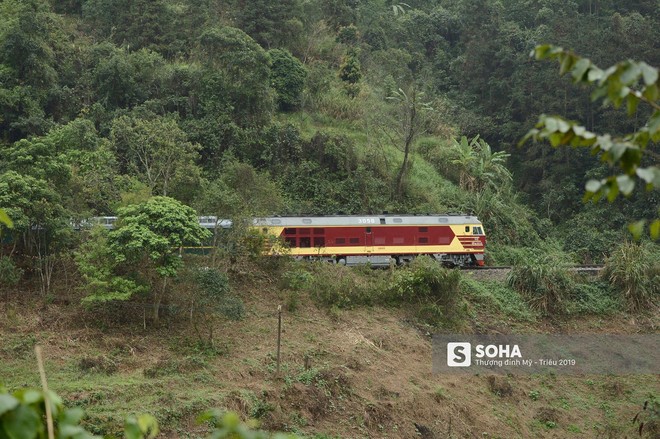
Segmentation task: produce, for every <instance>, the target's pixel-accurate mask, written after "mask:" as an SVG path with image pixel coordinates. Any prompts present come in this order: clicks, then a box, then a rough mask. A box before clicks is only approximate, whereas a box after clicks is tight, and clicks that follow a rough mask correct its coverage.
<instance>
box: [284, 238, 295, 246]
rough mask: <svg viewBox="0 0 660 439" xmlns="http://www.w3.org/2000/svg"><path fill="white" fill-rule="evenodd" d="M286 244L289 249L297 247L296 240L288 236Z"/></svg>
mask: <svg viewBox="0 0 660 439" xmlns="http://www.w3.org/2000/svg"><path fill="white" fill-rule="evenodd" d="M284 242H286V243H287V244H288V245H289V247H295V246H296V238H294V237H290V236H287V237H286V238H284Z"/></svg>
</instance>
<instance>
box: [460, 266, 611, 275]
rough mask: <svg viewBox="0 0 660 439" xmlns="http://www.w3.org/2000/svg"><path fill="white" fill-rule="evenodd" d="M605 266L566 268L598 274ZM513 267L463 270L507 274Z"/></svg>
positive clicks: (466, 269) (484, 267)
mask: <svg viewBox="0 0 660 439" xmlns="http://www.w3.org/2000/svg"><path fill="white" fill-rule="evenodd" d="M603 267H605V265H603V264H583V265H573V266H571V267H568V269H569V270H570V271H576V272H578V273H594V274H595V273H598V272H599V271H600V270H602V269H603ZM512 268H513V266H511V265H484V266H483V267H479V268H465V271H470V272H475V273H476V272H483V271H493V272H502V273H508V272H509V271H511V269H512Z"/></svg>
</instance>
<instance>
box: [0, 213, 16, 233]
mask: <svg viewBox="0 0 660 439" xmlns="http://www.w3.org/2000/svg"><path fill="white" fill-rule="evenodd" d="M0 223H2V224H4V225H6V226H7V227H9V228H10V229H11V228H13V227H14V223H13V222H12V220H11V218H9V215H7V214H6V213H5V211H4V210H2V209H0Z"/></svg>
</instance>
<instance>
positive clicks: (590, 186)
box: [585, 180, 602, 194]
mask: <svg viewBox="0 0 660 439" xmlns="http://www.w3.org/2000/svg"><path fill="white" fill-rule="evenodd" d="M601 186H602V183H601V182H600V181H598V180H589V181H588V182H587V184H586V185H585V189H586V190H587V192H590V193H592V194H595V193H596V192H598V191H599V190H600V188H601Z"/></svg>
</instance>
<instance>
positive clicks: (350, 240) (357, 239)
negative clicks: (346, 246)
mask: <svg viewBox="0 0 660 439" xmlns="http://www.w3.org/2000/svg"><path fill="white" fill-rule="evenodd" d="M348 242H350V243H351V244H359V243H360V238H351V239H349V240H348Z"/></svg>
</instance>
